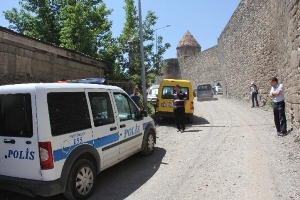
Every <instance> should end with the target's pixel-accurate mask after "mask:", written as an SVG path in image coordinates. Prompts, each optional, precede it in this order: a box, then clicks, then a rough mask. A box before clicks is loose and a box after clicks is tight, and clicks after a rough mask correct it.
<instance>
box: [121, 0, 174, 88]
mask: <svg viewBox="0 0 300 200" xmlns="http://www.w3.org/2000/svg"><path fill="white" fill-rule="evenodd" d="M124 1H125V6H124V10H125V13H126V17H125V18H126V22H125V25H124V28H123V31H122V34H121V35H120V37H119V41H120V44H122V51H123V55H124V58H123V60H122V70H123V71H124V72H125V74H126V75H127V76H128V77H129V78H130V79H131V80H133V81H134V82H135V83H136V84H138V85H139V86H141V82H142V81H141V71H142V67H141V66H142V65H141V57H140V45H139V44H140V37H139V16H138V12H137V9H136V7H135V6H134V0H124ZM157 19H158V17H157V16H156V15H155V13H154V12H152V11H148V12H147V14H146V17H145V20H144V21H143V25H142V29H143V39H144V41H143V45H144V66H145V75H146V79H147V80H146V83H147V86H146V87H148V86H149V84H151V83H153V82H154V80H155V76H157V75H161V68H162V59H163V57H162V55H163V54H164V53H165V51H166V50H167V49H168V48H169V47H170V44H169V43H165V44H163V43H162V41H163V38H162V37H161V36H159V37H157V41H156V38H154V34H155V31H156V30H155V29H153V27H154V26H155V25H156V21H157ZM155 43H156V45H157V46H156V45H155ZM156 48H157V52H156Z"/></svg>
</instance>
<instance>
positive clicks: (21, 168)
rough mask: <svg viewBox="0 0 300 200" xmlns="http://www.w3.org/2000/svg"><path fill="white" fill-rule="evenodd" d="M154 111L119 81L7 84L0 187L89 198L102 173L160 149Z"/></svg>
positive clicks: (0, 129)
mask: <svg viewBox="0 0 300 200" xmlns="http://www.w3.org/2000/svg"><path fill="white" fill-rule="evenodd" d="M155 142H156V131H155V126H154V121H153V120H152V118H150V117H149V116H147V112H145V111H139V109H138V108H137V106H136V105H135V103H134V102H133V101H132V100H131V98H130V97H129V96H128V95H127V94H126V92H124V91H123V90H122V89H120V88H119V87H116V86H107V85H98V84H84V83H35V84H33V83H30V84H16V85H5V86H0V154H1V155H0V158H1V162H0V188H2V189H6V190H11V191H15V192H19V193H23V194H27V195H31V196H51V195H55V194H59V193H64V195H65V196H66V198H67V199H86V198H88V197H89V196H90V195H91V194H92V191H93V188H94V185H95V182H96V175H97V174H98V173H100V171H102V170H104V169H106V168H108V167H110V166H112V165H114V164H116V163H118V162H120V161H122V160H124V159H125V158H128V157H129V156H131V155H133V154H135V153H137V152H140V151H141V152H142V154H144V155H150V154H152V153H153V151H154V143H155Z"/></svg>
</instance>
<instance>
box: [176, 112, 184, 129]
mask: <svg viewBox="0 0 300 200" xmlns="http://www.w3.org/2000/svg"><path fill="white" fill-rule="evenodd" d="M184 115H185V108H184V107H176V108H174V117H175V121H176V125H177V129H179V130H180V129H182V130H185V123H184V120H185V116H184Z"/></svg>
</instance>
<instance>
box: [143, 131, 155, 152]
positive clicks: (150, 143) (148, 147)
mask: <svg viewBox="0 0 300 200" xmlns="http://www.w3.org/2000/svg"><path fill="white" fill-rule="evenodd" d="M154 137H155V136H154V133H153V131H152V130H148V131H147V136H146V138H145V141H144V147H143V149H142V154H143V155H145V156H149V155H151V154H152V153H153V151H154V142H155V139H154Z"/></svg>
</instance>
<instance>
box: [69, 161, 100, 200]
mask: <svg viewBox="0 0 300 200" xmlns="http://www.w3.org/2000/svg"><path fill="white" fill-rule="evenodd" d="M81 177H83V178H84V180H82V179H81ZM95 181H96V170H95V167H94V165H93V164H92V163H91V162H90V161H89V160H87V159H81V160H78V161H77V162H76V163H75V164H74V165H73V167H72V168H71V170H70V173H69V177H68V180H67V185H66V191H65V193H64V195H65V197H66V198H67V199H69V200H84V199H87V198H88V197H89V196H91V194H92V193H93V190H94V186H95Z"/></svg>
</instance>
